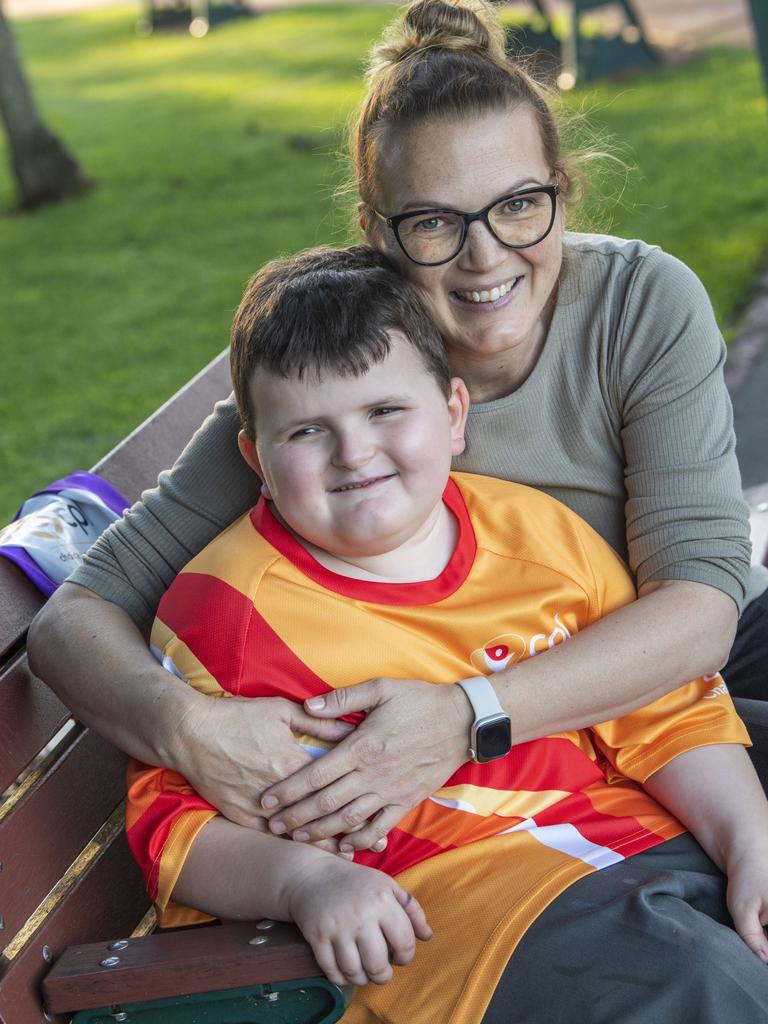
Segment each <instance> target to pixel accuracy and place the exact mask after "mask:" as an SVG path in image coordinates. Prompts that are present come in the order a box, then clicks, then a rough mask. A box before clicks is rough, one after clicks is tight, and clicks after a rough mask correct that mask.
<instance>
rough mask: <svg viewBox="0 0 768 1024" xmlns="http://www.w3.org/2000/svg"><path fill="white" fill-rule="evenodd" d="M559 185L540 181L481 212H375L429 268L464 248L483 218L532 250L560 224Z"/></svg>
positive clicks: (495, 231)
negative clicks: (557, 221)
mask: <svg viewBox="0 0 768 1024" xmlns="http://www.w3.org/2000/svg"><path fill="white" fill-rule="evenodd" d="M559 192H560V186H559V185H537V186H536V188H524V189H521V190H520V191H519V192H512V193H511V194H510V195H508V196H502V198H501V199H494V200H493V202H492V203H489V204H488V206H486V207H485V208H484V209H482V210H478V211H477V213H462V212H461V210H409V211H408V213H400V214H398V215H397V216H396V217H386V216H385V215H384V214H383V213H379V211H378V210H374V211H373V212H374V213H375V214H376V216H377V217H378V218H379V219H380V220H383V221H384V223H385V224H386V225H387V226H388V227H390V228H392V230H393V231H394V233H395V238H396V239H397V242H398V245H399V246H400V248H401V249H402V250H403V252H404V253H405V255H406V256H407V257H408V259H409V260H412V261H413V262H414V263H419V264H421V265H422V266H425V267H437V266H439V265H440V264H441V263H448V261H449V260H452V259H453V258H454V256H457V255H458V254H459V253H460V252H461V248H462V246H463V245H464V241H465V239H466V237H467V231H468V230H469V225H470V224H471V223H472V222H473V221H475V220H481V221H483V223H484V224H485V226H486V227H487V228H488V230H489V231H490V232H491V234H492V235H493V236H494V237H495V238H497V239H498V240H499V241H500V242H501V244H502V245H506V246H507V247H508V248H510V249H527V248H528V246H530V245H536V243H537V242H540V241H542V239H544V238H546V237H547V235H548V234H549V232H550V231H551V230H552V225H553V224H554V222H555V209H556V204H557V196H558V194H559Z"/></svg>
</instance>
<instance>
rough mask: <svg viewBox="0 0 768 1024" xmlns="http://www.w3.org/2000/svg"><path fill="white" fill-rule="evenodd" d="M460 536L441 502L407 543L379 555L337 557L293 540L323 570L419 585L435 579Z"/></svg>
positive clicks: (306, 543)
mask: <svg viewBox="0 0 768 1024" xmlns="http://www.w3.org/2000/svg"><path fill="white" fill-rule="evenodd" d="M458 537H459V526H458V523H457V522H456V519H455V518H454V516H453V514H452V513H451V512H450V511H449V510H448V508H447V507H446V505H445V504H444V503H443V502H442V501H441V502H440V503H439V504H438V506H437V507H436V508H435V510H434V513H433V514H432V515H431V516H430V518H429V519H428V520H427V522H425V523H424V524H423V525H422V527H421V528H420V529H419V530H418V532H417V533H415V534H414V535H413V536H412V537H411V538H409V540H407V541H406V542H405V543H404V544H401V545H399V547H397V548H394V549H393V550H392V551H385V552H383V553H382V554H379V555H355V556H353V557H349V558H348V557H343V558H342V557H340V556H339V555H333V554H331V553H330V552H329V551H324V550H323V549H322V548H317V547H315V546H314V544H310V543H309V541H306V540H304V539H303V538H301V537H297V538H296V539H297V540H298V541H299V543H300V544H301V545H302V547H305V548H306V549H307V551H309V553H310V554H311V555H312V556H313V557H314V558H315V559H316V560H317V561H318V562H319V563H320V564H321V565H322V566H324V567H325V568H326V569H330V571H331V572H335V573H337V574H338V575H339V576H347V577H349V578H351V579H356V580H370V581H372V582H375V583H422V582H424V581H426V580H433V579H436V578H437V577H438V576H439V575H440V573H441V572H442V571H443V569H445V567H446V565H447V564H448V562H449V561H450V559H451V555H452V554H453V551H454V548H455V547H456V543H457V541H458Z"/></svg>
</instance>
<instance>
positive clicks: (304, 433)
mask: <svg viewBox="0 0 768 1024" xmlns="http://www.w3.org/2000/svg"><path fill="white" fill-rule="evenodd" d="M317 430H318V428H317V427H299V429H298V430H294V432H293V433H292V434H291V436H290V438H289V440H291V441H295V440H297V439H299V438H302V437H313V436H314V435H315V434H316V433H317Z"/></svg>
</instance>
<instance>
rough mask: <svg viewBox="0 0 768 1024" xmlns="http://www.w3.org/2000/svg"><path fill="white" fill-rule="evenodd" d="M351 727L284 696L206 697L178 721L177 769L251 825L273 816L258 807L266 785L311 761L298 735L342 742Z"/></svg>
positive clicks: (210, 798) (237, 818) (215, 803)
mask: <svg viewBox="0 0 768 1024" xmlns="http://www.w3.org/2000/svg"><path fill="white" fill-rule="evenodd" d="M177 685H178V684H177ZM353 728H354V727H353V726H351V725H348V724H347V723H346V722H337V721H335V720H334V719H332V718H331V719H326V720H323V719H320V718H313V717H312V716H311V715H308V714H307V713H306V711H305V710H304V709H303V708H302V706H301V705H300V704H296V703H294V702H293V701H290V700H283V699H282V698H281V697H265V698H240V697H222V698H220V699H215V698H212V697H206V698H204V699H203V700H202V701H197V702H195V704H193V705H190V710H189V712H188V714H186V715H185V716H184V718H183V719H182V720H181V721H180V722H179V723H178V731H179V734H180V738H181V740H182V742H180V743H178V744H177V745H176V751H177V755H176V759H175V765H174V767H176V769H177V770H178V771H179V772H180V773H181V774H182V775H183V776H184V777H185V778H186V779H187V780H188V781H189V783H190V784H191V785H192V786H193V787H194V789H195V790H196V791H197V792H198V793H199V794H200V795H201V796H202V797H204V798H205V799H206V800H208V801H210V803H212V804H213V806H214V807H216V808H218V810H219V811H221V813H222V814H223V815H224V817H225V818H229V820H230V821H234V822H236V823H237V824H238V825H245V826H251V827H252V826H254V825H256V824H257V823H258V822H259V821H260V820H261V819H263V818H265V817H268V816H269V814H270V812H269V811H265V810H264V809H263V808H262V806H261V803H260V796H261V793H262V791H263V790H264V789H265V787H267V786H272V785H273V784H274V783H275V782H279V781H280V780H282V779H286V778H287V777H289V776H292V775H293V774H294V773H295V772H297V771H299V770H300V769H301V768H302V767H303V766H305V765H307V763H308V762H309V763H310V764H311V763H312V759H311V758H310V757H309V755H308V754H306V753H305V752H304V751H303V750H302V749H301V747H300V746H299V745H298V744H297V743H296V741H295V739H294V737H293V733H294V732H297V733H306V734H308V735H311V736H315V737H317V738H318V739H322V740H327V741H329V742H338V741H339V740H341V739H343V738H344V737H345V736H346V735H348V734H349V732H350V731H352V730H353ZM185 735H186V736H188V737H189V741H188V742H184V741H183V740H184V736H185ZM332 834H333V833H327V836H331V835H332Z"/></svg>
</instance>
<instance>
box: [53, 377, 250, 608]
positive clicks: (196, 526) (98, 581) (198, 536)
mask: <svg viewBox="0 0 768 1024" xmlns="http://www.w3.org/2000/svg"><path fill="white" fill-rule="evenodd" d="M238 430H239V421H238V416H237V409H236V406H235V402H234V399H233V397H232V396H230V398H229V399H227V401H226V402H219V403H218V404H217V405H216V407H215V409H214V411H213V413H212V414H211V415H210V416H209V417H208V418H207V419H206V420H205V422H204V423H203V424H202V426H201V427H200V429H199V430H198V431H197V432H196V434H195V435H194V437H193V438H192V440H191V441H190V442H189V444H188V445H187V447H186V448H185V449H184V451H183V452H182V454H181V455H180V457H179V459H178V460H177V462H176V463H175V465H174V466H173V468H172V469H170V470H168V471H166V472H163V473H161V474H160V477H159V479H158V484H157V487H155V488H153V489H152V490H149V491H145V492H144V494H143V495H142V497H141V500H140V501H139V502H137V503H136V504H135V505H134V506H133V507H132V508H130V509H129V510H128V511H127V512H126V514H125V516H124V517H123V518H122V519H120V520H119V521H118V522H117V523H114V524H113V525H112V526H111V527H110V528H109V529H108V530H107V531H106V532H105V533H104V534H102V536H101V537H100V538H99V539H98V540H97V541H96V543H95V544H94V545H93V547H92V548H91V549H90V551H89V552H88V553H87V555H86V557H85V559H84V561H83V563H82V564H81V565H80V566H79V567H78V568H77V569H76V570H75V572H74V573H73V574H72V576H70V577H69V582H71V583H77V584H79V585H80V586H82V587H85V588H86V589H88V590H91V591H93V592H94V593H95V594H98V595H99V596H100V597H103V598H104V599H105V600H107V601H112V602H113V603H115V604H118V605H120V607H122V608H123V609H124V610H125V611H126V612H127V613H128V614H129V615H130V616H131V618H132V619H133V620H134V622H136V624H137V625H138V626H139V627H147V626H149V625H150V623H151V622H152V618H153V616H154V614H155V610H156V608H157V605H158V603H159V601H160V598H161V597H162V595H163V593H164V592H165V591H166V590H167V589H168V587H169V585H170V584H171V582H172V580H173V579H174V577H175V576H176V575H177V573H178V572H179V571H180V570H181V569H182V568H183V567H184V566H185V565H186V564H187V562H189V561H190V559H191V558H193V557H194V556H195V555H196V554H198V552H200V551H201V550H202V549H203V548H204V547H205V545H206V544H208V543H209V542H210V541H211V540H212V539H213V538H214V537H215V536H216V534H218V533H220V532H221V531H222V530H223V529H225V527H227V526H229V524H230V523H232V522H233V521H234V520H235V519H236V518H237V517H238V516H240V515H242V514H243V513H244V512H246V511H247V510H248V509H249V508H250V507H251V506H252V505H253V504H254V502H255V501H256V500H257V498H258V490H257V478H256V477H255V475H254V474H253V472H252V471H251V470H250V469H249V468H248V467H247V466H246V464H245V462H244V461H243V459H242V457H241V455H240V452H239V450H238V447H237V434H238Z"/></svg>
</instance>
